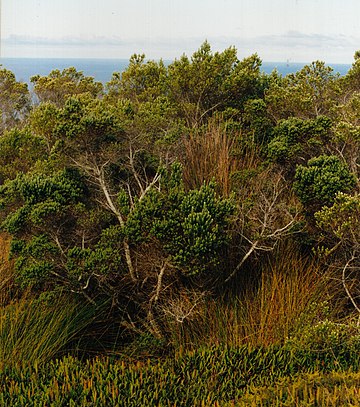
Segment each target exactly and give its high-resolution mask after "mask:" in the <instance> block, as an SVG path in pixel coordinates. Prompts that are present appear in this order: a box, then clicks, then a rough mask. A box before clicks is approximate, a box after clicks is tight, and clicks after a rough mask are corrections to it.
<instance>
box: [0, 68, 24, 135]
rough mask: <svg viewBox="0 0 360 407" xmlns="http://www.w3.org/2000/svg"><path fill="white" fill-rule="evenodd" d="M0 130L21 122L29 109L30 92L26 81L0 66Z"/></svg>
mask: <svg viewBox="0 0 360 407" xmlns="http://www.w3.org/2000/svg"><path fill="white" fill-rule="evenodd" d="M0 95H1V97H0V113H1V120H0V132H3V131H4V130H6V129H10V128H12V127H14V126H16V125H19V124H21V121H22V120H23V119H24V118H25V117H26V115H27V113H28V112H29V110H30V94H29V91H28V87H27V84H26V83H22V82H18V81H17V80H16V78H15V75H14V74H13V73H12V72H11V71H9V70H7V69H5V68H2V67H0Z"/></svg>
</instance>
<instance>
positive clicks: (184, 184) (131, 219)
mask: <svg viewBox="0 0 360 407" xmlns="http://www.w3.org/2000/svg"><path fill="white" fill-rule="evenodd" d="M31 81H32V83H33V90H32V91H31V92H30V91H29V89H28V87H27V86H26V84H23V83H20V82H18V81H17V80H16V78H15V76H14V75H13V74H12V73H11V72H9V71H8V70H6V69H1V70H0V90H1V92H0V108H1V111H2V117H1V121H0V131H1V136H0V221H1V241H0V243H1V259H2V262H1V265H0V275H1V285H0V299H1V311H0V338H1V341H0V343H1V344H0V346H1V349H0V355H1V359H2V369H3V370H4V369H5V370H6V369H7V368H10V367H14V366H15V367H14V369H16V366H20V365H26V364H29V363H30V364H32V365H36V366H37V364H38V363H44V362H47V361H49V360H50V359H52V358H53V357H54V356H56V355H57V356H59V355H61V354H64V353H68V352H70V353H72V354H73V355H74V356H75V355H77V356H81V355H82V356H84V355H87V356H89V355H93V354H104V353H105V354H106V353H109V352H110V353H111V354H113V355H120V354H121V355H122V357H125V355H127V356H128V357H129V356H130V355H131V357H133V358H135V359H142V358H144V357H147V356H156V357H166V355H169V354H172V352H174V351H175V352H179V351H181V352H186V351H188V350H192V349H196V348H197V347H199V346H202V347H205V348H206V347H212V346H216V345H221V346H222V347H224V346H225V347H226V346H229V347H234V348H236V347H240V346H243V345H247V346H252V347H255V348H256V347H258V346H261V347H264V346H273V345H275V344H276V345H277V346H285V344H287V345H286V346H290V344H292V345H293V346H294V347H296V346H298V345H299V344H300V348H301V347H303V349H302V351H304V352H305V351H306V349H307V346H308V342H306V340H305V339H304V338H305V336H304V335H305V333H307V335H310V336H309V337H311V338H312V342H311V341H310V342H311V346H313V345H314V343H315V342H316V338H318V336H317V335H318V334H319V335H320V333H319V332H320V331H321V330H322V329H324V331H321V332H323V333H322V335H323V337H322V339H321V341H324V343H326V344H327V345H326V346H328V347H330V348H331V349H332V352H335V353H334V354H336V355H338V353H336V352H338V350H336V351H335V350H334V346H335V344H334V343H335V342H336V341H338V342H339V341H340V339H339V338H341V342H344V343H346V344H348V343H349V342H348V340H350V339H351V338H352V339H351V340H353V338H357V335H358V328H357V325H356V324H355V323H354V322H353V320H354V318H357V317H359V315H360V303H359V302H358V296H359V276H358V267H359V260H360V257H359V254H360V244H359V243H360V235H359V230H360V229H359V227H358V226H359V221H360V212H359V202H360V200H359V145H360V144H359V141H360V140H359V138H360V121H359V117H360V85H359V84H360V59H359V58H358V53H356V54H355V61H354V64H353V66H352V68H351V69H350V71H349V72H348V74H347V75H345V76H343V77H340V76H339V75H338V74H336V73H334V72H333V70H332V69H331V68H330V67H328V66H326V65H325V64H324V63H322V62H319V61H316V62H314V63H312V64H310V65H308V66H305V67H304V68H303V69H302V70H300V71H299V72H297V73H295V74H290V75H287V76H285V77H282V76H281V75H280V74H279V73H278V72H276V71H274V72H273V73H272V74H270V75H266V74H264V73H262V72H261V60H260V59H259V57H258V56H257V55H252V56H250V57H248V58H245V59H244V60H241V61H240V60H238V57H237V52H236V49H235V48H233V47H230V48H228V49H226V50H224V51H223V52H215V53H214V52H212V51H211V48H210V45H209V44H208V43H207V42H205V43H204V44H202V46H201V47H200V49H199V50H198V51H197V52H195V53H194V54H193V55H192V57H190V58H189V57H187V56H182V57H181V58H179V59H178V60H175V61H174V62H172V63H171V64H169V65H165V64H164V63H163V62H162V61H160V62H156V61H147V60H145V57H144V56H143V55H134V56H133V57H132V58H131V59H130V62H129V66H128V68H127V69H126V70H125V71H124V72H122V73H114V74H113V77H112V79H111V80H110V82H108V83H107V84H106V85H105V86H103V85H102V84H101V83H98V82H96V81H95V80H94V79H93V78H90V77H86V76H84V75H83V74H82V73H81V72H77V71H76V70H75V69H74V68H68V69H65V70H64V71H62V72H60V71H58V70H55V71H53V72H51V73H50V74H49V75H48V76H46V77H40V76H35V77H33V78H32V79H31ZM329 326H331V327H332V329H333V330H327V329H328V328H326V329H325V328H324V327H329ZM313 330H314V331H313ZM330 331H331V332H330ZM315 332H317V334H316V333H315ZM300 333H301V334H300ZM299 338H301V339H299ZM314 341H315V342H314ZM310 342H309V343H310ZM338 342H336V343H338ZM355 342H356V341H355ZM25 343H26V344H28V346H24V344H25ZM309 346H310V345H309ZM311 346H310V348H311ZM336 346H338V345H336ZM336 346H335V347H336ZM349 346H350V345H349ZM351 346H353V345H351ZM354 346H355V345H354ZM356 346H357V345H356ZM19 349H21V352H20V353H19ZM34 349H36V352H35V351H34ZM336 349H337V348H336ZM340 353H341V352H340ZM59 363H60V362H59ZM316 366H318V365H316ZM169 374H170V373H169ZM239 374H240V373H239ZM159 391H160V390H159ZM161 391H163V390H161ZM159 400H160V399H159ZM174 400H175V399H174ZM204 400H205V399H204ZM214 400H215V399H214ZM204 402H205V401H204ZM159 403H160V401H159ZM173 403H176V402H175V401H174V402H173ZM20 405H21V404H20ZM174 405H175V404H174Z"/></svg>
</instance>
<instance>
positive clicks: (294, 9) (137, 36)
mask: <svg viewBox="0 0 360 407" xmlns="http://www.w3.org/2000/svg"><path fill="white" fill-rule="evenodd" d="M1 1H2V17H1V20H2V23H1V36H2V47H1V55H2V57H33V58H114V59H115V58H125V59H128V58H129V57H130V56H131V55H132V54H134V53H145V55H146V57H147V58H149V59H159V58H163V59H165V60H172V59H174V58H179V57H180V56H181V55H182V54H184V53H185V54H187V55H191V54H192V53H193V52H194V51H196V50H197V49H198V48H199V47H200V45H201V44H202V43H203V42H204V40H208V41H209V42H210V44H211V46H212V49H213V50H214V51H221V50H224V49H225V48H227V47H229V46H235V47H236V48H237V50H238V56H239V57H240V58H242V57H246V56H249V55H251V54H253V53H255V52H256V53H258V55H259V56H260V58H261V59H262V60H263V61H276V62H287V61H288V62H306V63H308V62H311V61H314V60H317V59H319V60H323V61H325V62H327V63H351V62H352V61H353V56H354V53H355V51H356V50H357V49H360V17H359V16H360V1H359V0H1Z"/></svg>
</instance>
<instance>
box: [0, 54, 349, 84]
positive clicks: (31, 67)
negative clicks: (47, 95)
mask: <svg viewBox="0 0 360 407" xmlns="http://www.w3.org/2000/svg"><path fill="white" fill-rule="evenodd" d="M164 62H165V63H170V62H171V61H164ZM128 63H129V61H128V60H127V59H80V58H79V59H70V58H52V59H50V58H1V59H0V64H1V65H2V66H3V67H5V68H7V69H9V70H10V71H12V72H13V73H14V74H15V76H16V79H17V80H20V81H22V82H27V83H30V78H31V77H32V76H33V75H37V74H39V75H41V76H44V75H48V74H49V72H51V71H52V70H53V69H60V70H62V69H65V68H68V67H70V66H73V67H75V68H76V69H77V70H78V71H82V72H83V73H84V74H85V75H86V76H93V77H94V78H95V80H97V81H100V82H102V83H106V82H108V81H109V80H110V79H111V75H112V74H113V72H122V71H123V70H124V69H126V67H127V66H128ZM304 65H306V64H305V63H300V62H263V63H262V71H263V72H265V73H267V74H269V73H271V72H272V71H273V70H274V69H275V68H276V69H277V70H278V72H279V73H280V74H282V75H287V74H289V73H295V72H297V71H299V70H300V69H301V68H302V67H303V66H304ZM329 65H330V66H331V67H332V68H333V69H334V71H335V72H339V74H340V75H345V74H346V73H347V72H348V70H349V69H350V67H351V65H350V64H329Z"/></svg>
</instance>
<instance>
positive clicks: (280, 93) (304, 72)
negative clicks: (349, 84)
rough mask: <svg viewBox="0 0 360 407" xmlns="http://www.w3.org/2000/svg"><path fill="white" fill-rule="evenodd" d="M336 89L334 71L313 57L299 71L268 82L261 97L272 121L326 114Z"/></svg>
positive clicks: (330, 106)
mask: <svg viewBox="0 0 360 407" xmlns="http://www.w3.org/2000/svg"><path fill="white" fill-rule="evenodd" d="M337 93H338V86H337V75H336V74H334V73H333V69H332V68H331V67H328V66H326V65H325V63H324V62H321V61H315V62H312V63H311V64H310V65H306V66H304V67H303V68H302V69H301V70H300V71H298V72H296V73H294V74H289V75H287V76H285V77H284V78H276V80H272V81H271V82H270V86H269V88H268V89H267V91H266V95H265V101H266V103H267V105H268V110H269V114H270V116H271V117H272V118H274V119H275V120H276V121H278V120H280V119H287V118H290V117H299V118H302V119H307V118H309V119H310V118H316V117H318V116H320V115H327V114H328V112H329V111H330V110H331V108H332V106H333V104H334V101H335V100H334V99H335V97H336V95H337Z"/></svg>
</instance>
